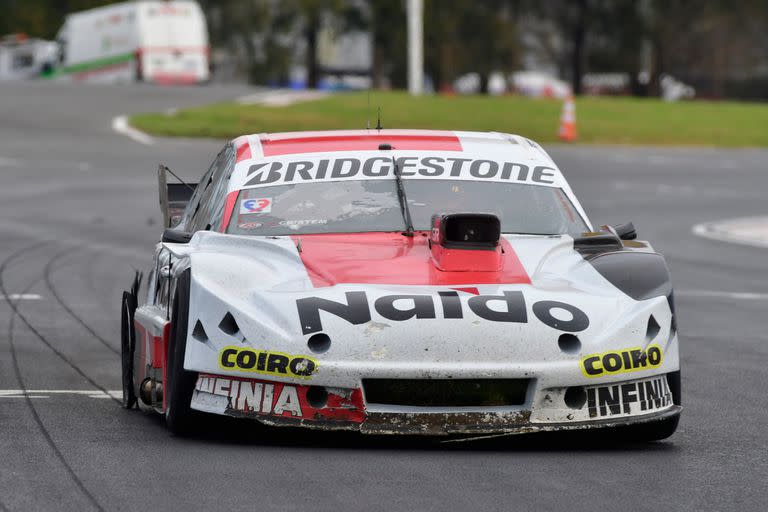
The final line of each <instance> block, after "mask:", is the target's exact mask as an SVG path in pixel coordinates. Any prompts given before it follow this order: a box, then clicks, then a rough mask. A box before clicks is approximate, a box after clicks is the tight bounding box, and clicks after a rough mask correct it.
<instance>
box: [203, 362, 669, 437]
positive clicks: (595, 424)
mask: <svg viewBox="0 0 768 512" xmlns="http://www.w3.org/2000/svg"><path fill="white" fill-rule="evenodd" d="M678 381H679V374H677V373H673V374H668V375H657V376H653V377H646V378H643V379H635V380H628V381H623V382H616V383H607V384H596V385H592V386H586V387H577V388H550V389H536V386H535V381H531V384H530V387H531V389H529V390H528V393H527V397H528V398H527V399H526V403H525V404H522V405H516V406H486V407H414V406H403V405H391V404H377V403H366V399H365V392H364V390H363V389H362V388H360V389H344V388H333V387H323V386H309V385H296V384H291V383H282V382H276V381H268V380H256V379H240V378H233V377H223V376H218V375H210V374H201V375H200V376H199V377H198V380H197V384H196V386H195V391H194V394H193V397H192V403H191V405H192V408H193V409H196V410H199V411H203V412H208V413H213V414H221V415H227V416H233V417H241V418H252V419H256V420H258V421H260V422H262V423H264V424H267V425H274V426H298V427H307V428H315V429H322V430H356V431H360V432H362V433H365V434H423V435H451V434H496V433H528V432H541V431H557V430H573V429H586V428H600V427H610V426H617V425H628V424H634V423H643V422H649V421H657V420H661V419H664V418H668V417H671V416H675V415H678V414H680V411H681V410H682V407H680V401H679V383H678Z"/></svg>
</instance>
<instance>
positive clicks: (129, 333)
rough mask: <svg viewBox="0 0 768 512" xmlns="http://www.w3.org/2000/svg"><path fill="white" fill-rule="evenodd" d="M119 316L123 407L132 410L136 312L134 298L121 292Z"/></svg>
mask: <svg viewBox="0 0 768 512" xmlns="http://www.w3.org/2000/svg"><path fill="white" fill-rule="evenodd" d="M121 309H122V312H121V315H120V359H121V363H122V369H123V400H122V403H123V407H125V408H126V409H132V408H133V406H134V405H136V387H135V385H134V381H133V354H134V351H135V350H136V333H135V331H134V326H133V313H134V311H136V296H135V295H133V294H132V293H131V292H123V302H122V308H121Z"/></svg>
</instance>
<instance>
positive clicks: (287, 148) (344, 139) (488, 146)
mask: <svg viewBox="0 0 768 512" xmlns="http://www.w3.org/2000/svg"><path fill="white" fill-rule="evenodd" d="M233 143H234V145H235V147H236V148H237V150H238V161H241V160H244V159H261V158H270V157H278V156H283V157H288V156H289V155H301V154H306V153H326V152H350V151H379V150H380V149H381V148H380V146H381V145H382V144H389V145H390V146H391V147H392V149H393V150H400V151H429V150H433V151H461V152H464V153H475V154H477V153H481V154H485V155H487V157H491V156H493V157H497V156H503V157H504V158H507V159H513V160H522V159H525V160H528V161H529V162H530V164H533V165H554V162H553V161H552V159H551V158H550V157H549V155H548V154H547V153H546V152H545V151H544V150H543V149H542V148H541V146H539V144H537V143H536V142H534V141H532V140H530V139H527V138H525V137H521V136H519V135H513V134H508V133H499V132H467V131H447V130H326V131H306V132H282V133H262V134H252V135H244V136H242V137H238V138H237V139H235V140H234V141H233ZM497 153H500V155H498V154H497Z"/></svg>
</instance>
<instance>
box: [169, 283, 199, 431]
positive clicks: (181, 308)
mask: <svg viewBox="0 0 768 512" xmlns="http://www.w3.org/2000/svg"><path fill="white" fill-rule="evenodd" d="M190 280H191V278H190V271H189V269H187V270H185V271H184V273H183V274H181V276H180V277H179V279H178V280H177V282H176V294H175V296H174V300H173V315H172V316H171V333H170V339H169V340H168V353H167V354H166V362H167V365H168V368H167V380H168V381H167V382H166V383H165V398H166V400H165V406H166V407H165V423H166V425H167V426H168V429H169V430H170V431H171V432H173V433H174V434H175V435H177V436H183V435H189V434H191V433H192V431H193V427H194V423H195V419H196V418H195V412H194V411H193V410H192V409H191V408H190V402H191V401H192V393H193V391H194V388H195V382H196V380H197V374H196V373H195V372H190V371H187V370H185V369H184V354H185V353H186V348H187V326H188V322H189V285H190Z"/></svg>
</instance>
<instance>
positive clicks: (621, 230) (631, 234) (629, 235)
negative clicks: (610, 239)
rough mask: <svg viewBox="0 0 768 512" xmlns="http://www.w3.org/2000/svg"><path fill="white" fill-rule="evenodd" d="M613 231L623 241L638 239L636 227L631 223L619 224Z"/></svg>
mask: <svg viewBox="0 0 768 512" xmlns="http://www.w3.org/2000/svg"><path fill="white" fill-rule="evenodd" d="M613 229H614V230H615V231H616V235H617V236H618V237H619V238H620V239H622V240H635V239H636V238H637V230H635V225H634V224H632V223H631V222H627V223H626V224H617V225H616V226H613Z"/></svg>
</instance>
